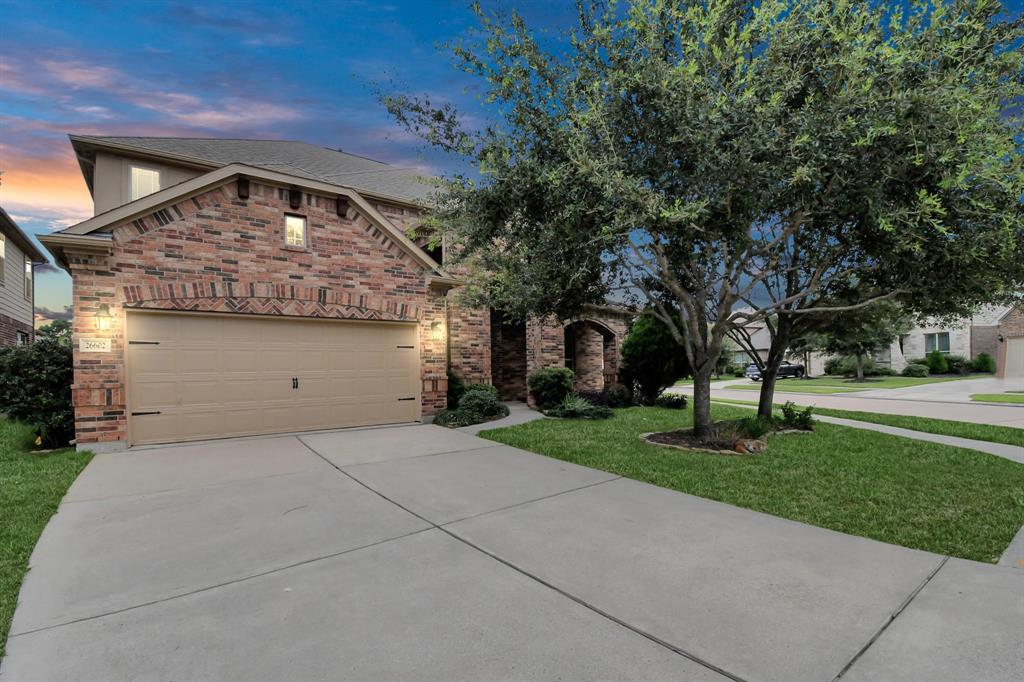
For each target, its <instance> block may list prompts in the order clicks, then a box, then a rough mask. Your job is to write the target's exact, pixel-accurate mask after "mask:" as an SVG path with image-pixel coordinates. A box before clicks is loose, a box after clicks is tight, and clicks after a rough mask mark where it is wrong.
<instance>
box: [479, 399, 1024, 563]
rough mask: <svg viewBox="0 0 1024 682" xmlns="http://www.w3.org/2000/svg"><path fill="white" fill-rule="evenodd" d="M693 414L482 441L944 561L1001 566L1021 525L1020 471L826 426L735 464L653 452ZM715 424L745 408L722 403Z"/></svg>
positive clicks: (982, 457)
mask: <svg viewBox="0 0 1024 682" xmlns="http://www.w3.org/2000/svg"><path fill="white" fill-rule="evenodd" d="M692 414H693V413H692V411H691V410H689V409H687V410H667V409H661V408H652V407H632V408H628V409H622V410H616V411H615V416H614V417H613V418H612V419H608V420H605V421H587V422H584V421H573V420H554V419H542V420H538V421H534V422H530V423H528V424H522V425H519V426H512V427H507V428H503V429H492V430H489V431H484V432H483V433H481V434H480V435H481V436H483V437H484V438H489V439H491V440H495V441H498V442H501V443H506V444H508V445H512V446H515V447H519V448H523V449H526V450H532V451H533V452H537V453H540V454H543V455H548V456H549V457H555V458H558V459H562V460H566V461H570V462H575V463H577V464H582V465H584V466H589V467H593V468H596V469H602V470H604V471H609V472H612V473H616V474H619V475H622V476H627V477H629V478H635V479H637V480H641V481H646V482H648V483H653V484H655V485H660V486H663V487H666V488H672V489H675V490H680V491H682V492H686V493H691V494H693V495H700V496H701V497H706V498H709V499H713V500H719V501H722V502H727V503H729V504H734V505H738V506H741V507H747V508H749V509H756V510H758V511H763V512H767V513H769V514H775V515H777V516H782V517H785V518H788V519H793V520H796V521H802V522H804V523H810V524H813V525H817V526H822V527H824V528H831V529H833V530H837V531H841V532H844V533H852V534H854V535H862V536H865V537H870V538H875V539H877V540H882V541H884V542H891V543H894V544H898V545H903V546H906V547H913V548H917V549H923V550H928V551H931V552H936V553H939V554H948V555H950V556H956V557H962V558H965V559H974V560H977V561H988V562H995V561H996V560H998V558H999V556H1000V555H1001V554H1002V552H1003V551H1004V550H1005V549H1006V546H1007V545H1008V544H1009V543H1010V540H1011V539H1012V538H1013V536H1014V534H1015V533H1016V532H1017V530H1018V529H1019V528H1020V527H1021V525H1022V524H1024V497H1021V494H1020V491H1021V490H1024V465H1020V464H1017V463H1015V462H1011V461H1009V460H1005V459H1001V458H999V457H994V456H992V455H987V454H984V453H981V452H975V451H972V450H964V449H961V448H954V447H950V446H945V445H939V444H935V443H926V442H922V441H914V440H910V439H907V438H900V437H897V436H890V435H887V434H883V433H877V432H873V431H865V430H861V429H855V428H852V427H846V426H838V425H834V424H826V423H819V424H817V426H816V430H815V432H814V433H813V434H810V435H807V434H797V435H776V436H772V437H771V440H770V446H769V449H768V451H767V452H766V453H765V454H762V455H759V456H756V457H729V456H722V455H711V454H705V453H697V452H684V451H679V450H669V449H665V448H660V447H656V446H653V445H648V444H647V443H644V442H642V441H641V440H640V438H639V435H640V434H641V433H647V432H652V431H668V430H673V429H678V428H684V427H686V426H689V425H690V424H691V419H692ZM714 414H715V418H716V419H733V418H740V417H747V416H750V410H748V409H744V408H739V407H729V406H723V405H715V407H714Z"/></svg>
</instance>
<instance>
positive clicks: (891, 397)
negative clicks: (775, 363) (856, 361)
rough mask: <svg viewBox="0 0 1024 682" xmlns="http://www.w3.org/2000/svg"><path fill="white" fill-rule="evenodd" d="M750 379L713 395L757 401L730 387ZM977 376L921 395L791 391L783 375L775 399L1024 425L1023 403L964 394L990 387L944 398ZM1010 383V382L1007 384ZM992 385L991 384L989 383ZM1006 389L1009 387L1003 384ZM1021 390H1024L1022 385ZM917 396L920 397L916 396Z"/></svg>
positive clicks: (714, 389) (913, 391)
mask: <svg viewBox="0 0 1024 682" xmlns="http://www.w3.org/2000/svg"><path fill="white" fill-rule="evenodd" d="M977 381H984V382H991V381H996V380H992V379H980V380H977ZM737 383H740V384H745V383H750V382H748V381H746V380H745V379H740V380H736V381H727V382H721V383H712V385H711V395H712V397H715V398H726V399H729V400H745V401H748V402H756V401H757V396H758V392H757V391H749V390H738V389H731V390H730V388H729V386H730V385H734V384H737ZM974 383H975V380H962V381H949V382H943V383H939V384H930V385H929V386H928V389H929V395H928V397H927V398H926V399H921V397H920V394H921V389H922V388H923V387H920V386H914V387H911V388H898V389H878V390H874V391H860V392H857V393H833V394H820V395H819V394H808V393H788V392H785V391H784V390H778V389H779V388H782V389H785V388H786V387H787V386H788V385H790V384H793V385H797V384H798V382H797V380H796V379H784V380H782V381H780V382H779V385H778V386H777V388H776V392H775V402H777V403H779V402H785V401H787V400H791V401H793V402H794V403H796V404H797V405H814V406H816V407H831V408H834V409H837V410H857V411H861V412H879V413H882V414H902V415H909V416H915V417H933V418H935V419H952V420H954V421H962V422H973V423H976V424H999V425H1002V426H1014V427H1017V428H1024V405H993V404H987V403H977V402H972V401H970V400H969V399H966V398H964V396H966V395H968V393H967V392H968V391H969V392H970V393H982V392H988V391H982V390H977V388H978V386H977V385H976V386H974V387H971V386H967V387H966V388H965V387H963V386H959V388H957V389H956V391H953V392H951V393H948V394H946V396H947V398H948V400H943V399H942V395H943V394H942V393H941V391H942V390H952V389H942V388H941V387H949V386H954V385H960V384H974ZM1004 385H1008V384H1004ZM989 386H991V384H989ZM670 390H672V391H674V392H677V393H684V394H691V393H693V388H692V387H690V386H682V387H677V388H672V389H670ZM1003 390H1010V389H1007V388H1004V389H1003ZM1021 390H1024V388H1022V389H1021ZM915 396H917V397H915Z"/></svg>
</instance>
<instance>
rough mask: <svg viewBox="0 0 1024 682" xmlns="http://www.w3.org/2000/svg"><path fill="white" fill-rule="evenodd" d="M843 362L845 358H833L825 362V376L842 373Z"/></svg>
mask: <svg viewBox="0 0 1024 682" xmlns="http://www.w3.org/2000/svg"><path fill="white" fill-rule="evenodd" d="M843 360H845V358H841V357H835V358H829V359H828V360H826V361H825V374H831V375H832V376H837V375H840V374H842V373H843Z"/></svg>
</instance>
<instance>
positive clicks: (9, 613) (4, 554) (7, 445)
mask: <svg viewBox="0 0 1024 682" xmlns="http://www.w3.org/2000/svg"><path fill="white" fill-rule="evenodd" d="M32 440H33V435H32V430H31V429H30V428H29V427H27V426H23V425H22V424H18V423H15V422H12V421H10V420H7V419H3V418H0V518H2V519H3V522H2V523H0V658H2V657H3V655H4V650H5V647H6V642H7V631H8V630H9V629H10V627H11V618H12V617H13V616H14V609H15V607H16V606H17V605H18V591H19V590H20V589H21V582H22V580H23V579H24V577H25V572H26V571H27V570H28V560H29V557H30V556H31V555H32V549H33V548H34V547H35V545H36V541H37V540H38V539H39V535H40V534H41V533H42V532H43V528H45V527H46V523H47V522H48V521H49V520H50V517H51V516H53V514H54V512H56V511H57V505H59V504H60V501H61V499H62V498H63V497H64V493H66V492H67V490H68V488H69V487H70V486H71V484H72V483H73V482H74V480H75V478H76V477H77V476H78V474H79V473H81V471H82V469H84V468H85V465H86V464H88V463H89V460H90V459H91V458H92V455H91V454H90V453H82V452H75V451H74V450H73V449H63V450H57V451H55V452H50V453H45V454H37V453H33V452H31V449H32Z"/></svg>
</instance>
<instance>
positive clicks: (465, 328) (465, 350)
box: [448, 294, 491, 384]
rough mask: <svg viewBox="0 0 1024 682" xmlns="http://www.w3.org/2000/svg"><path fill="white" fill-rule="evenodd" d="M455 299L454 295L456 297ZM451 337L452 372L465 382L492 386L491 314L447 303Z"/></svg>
mask: <svg viewBox="0 0 1024 682" xmlns="http://www.w3.org/2000/svg"><path fill="white" fill-rule="evenodd" d="M453 296H454V294H453ZM448 334H449V337H450V340H451V344H450V347H449V353H450V354H451V366H452V372H454V373H455V374H458V375H459V376H460V377H462V378H463V379H464V380H465V381H466V383H470V384H489V383H491V313H490V311H489V310H488V309H487V308H480V309H473V308H466V307H463V306H460V305H458V304H457V303H455V302H449V304H448Z"/></svg>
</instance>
